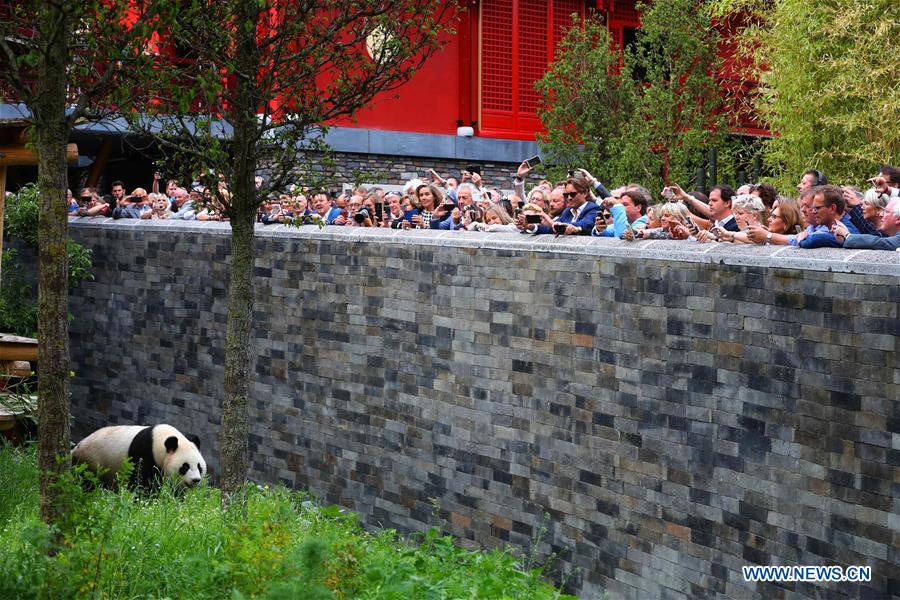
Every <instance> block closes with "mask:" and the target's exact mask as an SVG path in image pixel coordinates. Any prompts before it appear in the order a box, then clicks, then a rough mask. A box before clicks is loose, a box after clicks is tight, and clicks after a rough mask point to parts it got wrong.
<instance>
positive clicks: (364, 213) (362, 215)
mask: <svg viewBox="0 0 900 600" xmlns="http://www.w3.org/2000/svg"><path fill="white" fill-rule="evenodd" d="M371 218H372V211H371V210H369V207H368V206H363V207H362V208H360V209H359V210H358V211H356V213H354V215H353V220H354V221H356V222H357V223H359V224H360V225H362V224H363V223H365V221H366V219H371Z"/></svg>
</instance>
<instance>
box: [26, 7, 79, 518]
mask: <svg viewBox="0 0 900 600" xmlns="http://www.w3.org/2000/svg"><path fill="white" fill-rule="evenodd" d="M39 11H40V16H39V20H38V30H39V32H40V35H41V36H43V41H42V44H44V45H45V47H44V53H43V56H42V60H43V63H42V64H41V65H40V68H39V73H38V82H37V93H36V94H35V101H34V104H33V106H32V107H31V109H32V112H33V139H34V142H35V149H36V151H37V155H38V191H39V194H40V198H41V215H40V222H39V224H38V242H39V248H40V250H39V256H38V468H39V469H40V491H41V518H42V519H43V520H44V522H46V523H48V524H49V523H54V522H55V521H56V520H57V518H58V517H59V516H60V515H61V514H63V513H65V512H66V511H67V507H66V506H63V505H62V503H61V502H60V498H61V495H60V490H59V488H58V486H57V485H56V484H57V482H58V480H59V476H60V475H61V474H62V473H63V472H64V471H65V470H66V469H67V468H68V466H69V447H70V444H71V438H70V433H69V323H68V318H67V316H68V306H67V305H68V299H69V288H68V256H67V253H66V238H67V229H68V215H67V212H66V189H67V188H68V181H67V178H66V169H67V166H66V142H67V141H68V135H69V125H68V123H67V121H66V115H65V108H66V80H67V76H66V66H67V63H68V50H67V39H66V38H67V35H68V30H67V26H66V22H65V19H66V16H65V15H64V14H63V13H62V12H61V8H60V5H59V4H57V3H54V2H52V1H49V2H42V6H41V8H40V9H39Z"/></svg>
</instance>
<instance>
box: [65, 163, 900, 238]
mask: <svg viewBox="0 0 900 600" xmlns="http://www.w3.org/2000/svg"><path fill="white" fill-rule="evenodd" d="M531 170H532V168H531V165H530V163H529V162H528V161H524V162H523V163H522V164H521V165H520V166H519V168H518V170H517V172H516V176H515V179H514V180H513V182H512V183H513V190H514V193H513V194H510V195H504V194H503V193H502V192H501V191H500V190H499V189H498V188H496V187H488V186H487V185H486V183H485V181H484V179H483V178H482V175H481V173H480V172H479V169H478V168H477V166H469V167H468V168H467V170H465V171H463V172H462V177H461V179H456V178H454V177H447V178H443V177H441V176H440V175H439V174H438V173H436V172H435V171H433V170H432V171H431V172H430V177H428V178H425V179H413V180H411V181H408V182H407V183H406V184H405V185H404V186H403V190H402V191H400V192H385V191H384V190H383V189H382V188H380V187H374V188H369V189H367V188H365V187H358V188H356V189H354V190H352V191H350V192H347V193H341V194H335V193H328V192H327V191H325V190H317V191H312V192H309V191H306V192H300V191H295V192H294V193H291V194H281V195H278V196H274V197H270V198H268V199H267V201H265V202H263V203H262V204H261V206H260V211H259V215H258V221H259V222H260V223H263V224H273V223H291V224H295V225H300V224H316V223H317V224H320V225H322V226H326V225H327V226H332V227H390V228H394V229H437V230H444V231H464V230H465V231H506V232H521V233H523V234H533V235H542V234H552V235H557V236H559V235H584V236H597V237H616V238H620V239H624V240H637V239H672V240H689V241H696V242H701V243H702V242H710V241H717V242H725V243H735V244H775V245H786V246H797V247H800V248H841V247H843V248H859V249H878V250H897V249H898V248H900V168H897V167H894V166H891V165H883V166H882V167H881V168H880V169H879V172H878V174H877V175H876V176H874V177H872V178H871V179H870V180H869V183H870V184H871V187H870V188H869V189H867V190H865V191H863V190H860V189H859V188H856V187H853V186H846V185H844V186H839V185H833V184H830V183H829V182H828V180H827V178H826V176H825V174H824V173H822V172H821V171H819V170H817V169H810V170H809V171H807V172H805V173H804V174H803V175H802V177H801V179H800V182H799V183H798V184H797V193H796V194H782V193H779V191H778V190H776V189H775V187H773V186H772V185H770V184H768V183H760V184H756V185H743V186H741V187H739V188H738V189H737V190H733V189H732V188H731V187H729V186H727V185H717V186H714V187H713V188H712V189H711V190H710V192H709V195H708V196H707V195H706V194H704V193H702V192H698V191H694V192H686V191H685V190H684V189H683V188H682V187H680V186H679V185H678V184H672V185H669V186H666V187H665V188H663V190H662V191H661V194H660V199H659V200H658V201H657V200H656V199H654V196H653V194H652V193H651V192H650V190H648V189H646V188H645V187H643V186H641V185H639V184H634V183H632V184H627V185H624V186H621V187H618V188H615V189H613V190H609V189H607V187H606V186H604V185H603V184H602V183H601V182H600V181H598V180H597V179H596V178H595V177H594V176H593V175H591V173H589V172H588V171H587V170H585V169H574V170H571V171H569V173H568V177H567V178H566V179H565V180H563V181H559V182H556V183H552V182H550V181H546V180H544V181H541V182H540V183H538V184H537V185H536V186H535V187H533V188H532V189H530V190H528V191H526V189H525V180H526V177H527V176H528V175H529V174H530V173H531ZM160 183H161V177H160V175H159V174H158V173H157V174H156V175H155V176H154V180H153V185H152V187H151V189H152V191H151V192H150V193H147V191H146V190H145V189H144V188H135V189H134V190H132V191H131V193H130V194H127V193H126V190H125V186H124V184H123V183H122V182H120V181H115V182H113V183H112V185H111V196H109V197H101V196H99V195H98V194H97V192H96V190H94V189H92V188H85V189H83V190H81V192H80V193H79V195H78V197H77V198H75V197H73V198H71V199H70V206H69V212H70V214H71V215H73V216H76V215H77V216H94V217H97V216H104V217H113V218H129V219H184V220H199V221H208V220H213V221H216V220H227V216H226V214H225V211H224V210H223V209H222V203H221V202H220V199H226V200H227V199H228V190H227V187H226V186H225V185H224V184H223V183H220V184H219V190H218V194H211V193H210V190H208V189H206V188H203V187H201V186H192V187H191V189H190V191H188V190H187V189H185V188H183V187H180V186H179V184H178V182H176V181H174V180H169V181H168V182H166V185H165V189H164V190H163V191H160ZM261 185H262V179H261V178H260V177H257V188H259V187H260V186H261Z"/></svg>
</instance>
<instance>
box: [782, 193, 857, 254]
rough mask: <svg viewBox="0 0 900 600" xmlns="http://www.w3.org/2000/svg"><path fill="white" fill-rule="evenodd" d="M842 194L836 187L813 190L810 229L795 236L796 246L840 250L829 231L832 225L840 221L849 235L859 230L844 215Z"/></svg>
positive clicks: (809, 213) (839, 244) (835, 239)
mask: <svg viewBox="0 0 900 600" xmlns="http://www.w3.org/2000/svg"><path fill="white" fill-rule="evenodd" d="M844 206H845V204H844V192H843V190H841V188H839V187H838V186H836V185H820V186H818V187H815V188H813V200H812V206H811V207H810V211H809V212H808V213H807V214H808V215H809V216H810V223H809V225H810V227H809V228H807V230H806V231H805V232H803V233H800V234H799V235H798V236H797V244H798V245H799V246H800V247H801V248H840V247H841V246H842V244H841V242H839V241H838V240H837V238H835V236H834V233H832V231H831V227H832V225H834V224H835V223H836V222H838V221H840V222H841V223H843V224H844V226H845V227H846V228H847V230H848V231H849V232H850V233H859V230H858V229H857V228H856V227H855V226H854V225H853V223H851V222H850V217H848V216H847V215H845V214H844Z"/></svg>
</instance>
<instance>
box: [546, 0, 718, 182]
mask: <svg viewBox="0 0 900 600" xmlns="http://www.w3.org/2000/svg"><path fill="white" fill-rule="evenodd" d="M638 8H639V10H641V11H642V22H641V29H640V30H639V31H638V33H637V41H636V44H635V46H634V47H633V48H627V49H626V50H625V52H624V56H623V58H622V59H621V63H620V58H619V50H618V49H617V48H616V47H614V45H613V44H612V42H611V40H610V38H609V35H608V33H607V31H606V25H605V23H604V22H603V20H602V18H601V17H600V16H590V17H588V18H587V19H586V20H585V22H584V23H583V27H582V26H581V24H580V23H578V22H577V21H576V22H575V23H574V25H575V26H573V27H572V28H571V29H570V30H569V32H568V34H567V35H566V36H565V38H564V40H563V41H562V43H561V45H560V49H559V51H558V53H557V56H556V60H555V62H554V63H553V64H552V65H551V67H550V69H549V70H548V72H547V74H546V75H545V77H544V78H543V79H542V80H541V81H539V82H538V83H537V84H536V87H537V89H538V90H539V91H540V92H541V95H542V99H543V102H542V106H541V108H540V109H539V116H540V118H541V120H542V122H543V124H544V126H545V127H546V129H547V130H548V133H547V134H546V135H545V136H544V137H543V138H542V139H541V140H539V141H540V142H541V146H542V150H543V151H544V152H545V153H546V154H548V158H549V162H550V164H551V174H553V175H555V176H559V175H561V174H562V172H564V171H565V170H566V169H567V168H569V167H570V166H573V165H578V166H586V167H587V168H588V170H590V171H591V172H592V173H593V174H594V175H595V176H597V177H598V178H600V179H601V180H602V181H607V182H611V183H613V184H620V183H625V182H629V181H637V182H640V183H642V184H643V185H646V186H647V187H649V188H650V189H651V190H659V189H661V188H662V186H663V185H664V184H665V182H666V181H667V180H668V181H677V182H681V183H682V184H685V183H687V182H691V181H693V180H694V177H695V172H696V169H697V168H698V167H703V166H705V165H706V150H707V149H708V148H710V147H715V146H716V145H717V144H718V143H720V142H721V140H722V134H721V131H722V120H721V117H720V108H721V106H720V104H721V100H720V97H719V94H718V88H717V83H716V81H715V79H714V77H713V73H714V72H715V69H716V67H717V65H718V57H717V54H716V44H717V42H718V39H719V36H718V33H717V31H716V30H715V29H714V28H713V27H712V24H711V20H710V16H709V13H708V11H707V10H705V5H704V4H703V3H700V4H698V3H697V2H696V1H695V0H658V1H657V2H653V3H649V4H643V3H639V5H638ZM620 65H621V66H620ZM579 143H583V145H584V149H583V152H581V151H580V149H579V147H578V146H579Z"/></svg>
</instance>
